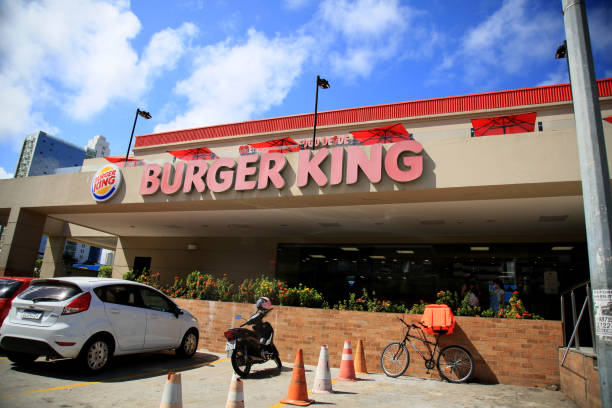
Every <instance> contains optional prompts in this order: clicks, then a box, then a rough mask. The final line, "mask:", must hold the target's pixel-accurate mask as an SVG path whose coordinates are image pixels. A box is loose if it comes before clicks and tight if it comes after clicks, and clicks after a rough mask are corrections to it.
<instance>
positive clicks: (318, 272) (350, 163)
mask: <svg viewBox="0 0 612 408" xmlns="http://www.w3.org/2000/svg"><path fill="white" fill-rule="evenodd" d="M598 88H599V95H600V104H601V111H602V118H604V119H608V120H606V121H604V123H603V129H604V134H605V139H606V142H608V143H609V141H610V138H611V137H612V123H609V122H610V121H612V118H610V117H611V116H612V79H603V80H599V81H598ZM312 124H313V115H312V114H303V115H296V116H288V117H280V118H273V119H263V120H254V121H249V122H241V123H232V124H224V125H217V126H209V127H203V128H195V129H187V130H179V131H174V132H166V133H157V134H150V135H141V136H137V137H136V141H135V145H134V148H133V156H130V161H129V162H128V163H127V166H126V165H125V163H123V162H122V160H121V159H118V160H119V162H118V163H112V161H113V158H107V159H103V158H98V159H89V160H86V162H85V163H84V165H83V166H82V167H81V169H80V171H79V172H74V173H69V174H57V175H48V176H37V177H29V178H22V179H8V180H0V223H1V224H2V225H3V226H4V233H3V236H2V251H1V252H0V274H3V275H31V274H32V269H33V261H34V259H35V255H36V251H37V246H38V243H39V242H40V236H41V235H42V234H45V235H47V236H49V240H48V244H47V247H46V250H45V255H44V259H43V266H42V271H41V276H43V277H50V276H61V275H64V274H66V271H65V269H64V267H63V265H62V260H61V256H62V250H63V247H64V244H65V241H66V240H67V239H68V240H72V241H77V242H83V243H87V244H90V245H95V246H98V247H102V248H107V249H111V250H114V251H115V257H114V265H113V276H114V277H121V276H123V274H124V273H125V272H127V271H128V270H130V269H134V270H141V269H142V268H147V269H149V270H152V271H154V272H159V273H160V274H161V276H162V282H170V281H171V280H172V279H173V278H174V276H177V275H178V276H181V277H185V276H186V275H187V274H188V273H190V272H192V271H194V270H199V271H201V272H204V273H211V274H213V275H217V276H222V275H224V274H226V275H227V276H228V277H229V278H230V279H232V280H233V281H235V282H240V281H241V280H242V279H245V278H253V277H258V276H260V275H262V274H265V275H268V276H272V277H276V278H278V279H282V280H286V281H287V282H288V283H289V284H290V285H297V284H298V283H304V284H306V285H308V286H312V287H315V288H317V289H318V290H320V291H321V292H323V294H324V296H325V297H326V299H329V300H330V302H334V301H338V300H340V299H344V298H346V297H347V296H348V293H349V292H354V293H360V292H361V289H362V288H366V289H368V290H369V291H376V295H377V297H378V298H384V299H390V300H394V301H396V302H400V301H401V302H406V303H408V304H411V303H413V302H418V301H419V300H420V299H424V300H433V299H432V297H433V296H434V295H435V292H436V291H437V290H441V289H458V288H459V287H460V286H461V284H462V282H464V281H465V280H466V279H467V277H468V276H469V275H470V274H473V275H474V276H475V277H476V279H477V281H478V282H479V284H480V285H481V287H482V288H484V289H487V288H488V285H489V284H490V283H491V282H492V281H493V280H494V279H501V280H502V281H503V283H504V284H505V285H506V287H507V288H512V289H514V288H517V289H520V290H521V291H522V293H523V296H524V301H525V302H526V303H527V307H528V309H531V310H532V311H534V312H535V313H538V314H541V315H543V316H545V317H548V318H553V319H554V318H559V306H558V296H559V293H560V292H562V291H563V290H565V289H566V288H569V287H572V286H573V285H575V284H577V283H580V282H583V281H585V280H588V279H589V268H588V259H587V250H586V233H585V224H584V214H583V206H582V196H581V182H580V169H579V163H578V153H577V143H576V130H575V123H574V116H573V109H572V104H571V100H570V89H569V86H568V85H553V86H545V87H538V88H527V89H519V90H509V91H500V92H491V93H484V94H474V95H465V96H456V97H447V98H439V99H430V100H421V101H411V102H400V103H395V104H388V105H378V106H366V107H360V108H350V109H343V110H336V111H328V112H322V113H319V114H318V120H317V138H316V140H315V141H314V147H313V140H312V134H313V132H312ZM609 152H610V149H608V160H610V153H609ZM485 297H486V296H485Z"/></svg>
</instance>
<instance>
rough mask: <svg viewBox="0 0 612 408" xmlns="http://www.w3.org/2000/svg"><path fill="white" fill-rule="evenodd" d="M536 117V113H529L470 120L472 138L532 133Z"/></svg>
mask: <svg viewBox="0 0 612 408" xmlns="http://www.w3.org/2000/svg"><path fill="white" fill-rule="evenodd" d="M536 116H537V113H536V112H530V113H521V114H519V115H507V116H495V117H492V118H482V119H472V127H473V128H474V136H490V135H504V134H509V133H526V132H533V129H534V126H535V120H536Z"/></svg>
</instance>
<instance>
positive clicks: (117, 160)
mask: <svg viewBox="0 0 612 408" xmlns="http://www.w3.org/2000/svg"><path fill="white" fill-rule="evenodd" d="M104 158H105V159H106V160H107V161H109V162H111V163H114V164H115V165H116V166H117V167H136V166H140V165H141V164H142V160H140V159H137V158H135V157H133V156H132V157H128V159H127V163H126V162H125V156H104Z"/></svg>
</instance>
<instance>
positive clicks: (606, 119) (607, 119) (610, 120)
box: [604, 116, 612, 123]
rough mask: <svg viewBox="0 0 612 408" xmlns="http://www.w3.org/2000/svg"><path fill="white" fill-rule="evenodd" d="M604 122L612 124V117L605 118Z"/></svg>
mask: <svg viewBox="0 0 612 408" xmlns="http://www.w3.org/2000/svg"><path fill="white" fill-rule="evenodd" d="M604 120H605V121H606V122H608V123H612V116H608V117H607V118H604Z"/></svg>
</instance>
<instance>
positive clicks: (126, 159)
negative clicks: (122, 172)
mask: <svg viewBox="0 0 612 408" xmlns="http://www.w3.org/2000/svg"><path fill="white" fill-rule="evenodd" d="M139 113H140V109H136V116H134V126H132V135H131V136H130V144H128V149H127V153H126V154H125V163H124V164H123V167H127V161H128V155H129V154H130V147H132V139H133V138H134V129H136V121H137V120H138V114H139Z"/></svg>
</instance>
